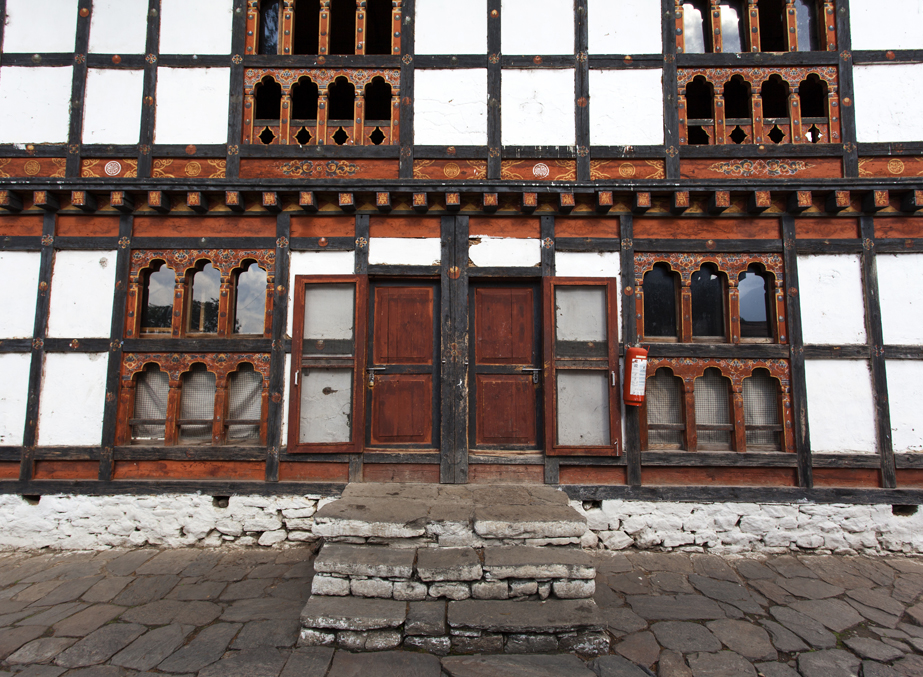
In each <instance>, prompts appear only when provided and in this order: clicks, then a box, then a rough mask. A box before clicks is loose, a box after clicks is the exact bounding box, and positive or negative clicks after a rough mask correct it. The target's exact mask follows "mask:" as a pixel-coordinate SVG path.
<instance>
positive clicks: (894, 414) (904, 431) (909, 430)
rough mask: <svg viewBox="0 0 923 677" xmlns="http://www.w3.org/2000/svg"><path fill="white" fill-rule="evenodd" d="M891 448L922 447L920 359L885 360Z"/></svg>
mask: <svg viewBox="0 0 923 677" xmlns="http://www.w3.org/2000/svg"><path fill="white" fill-rule="evenodd" d="M885 370H886V372H887V375H888V407H889V409H890V412H891V440H892V442H893V444H894V451H896V452H902V451H923V414H921V412H920V403H921V402H923V362H919V361H913V360H886V361H885Z"/></svg>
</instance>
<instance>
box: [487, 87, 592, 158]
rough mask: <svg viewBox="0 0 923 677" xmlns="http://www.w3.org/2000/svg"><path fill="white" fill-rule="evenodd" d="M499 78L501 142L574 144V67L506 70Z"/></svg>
mask: <svg viewBox="0 0 923 677" xmlns="http://www.w3.org/2000/svg"><path fill="white" fill-rule="evenodd" d="M501 77H502V82H501V87H500V91H501V96H502V104H501V106H502V115H501V135H502V137H503V145H505V146H572V145H574V142H575V139H576V131H575V127H574V92H575V89H574V71H573V70H550V69H537V70H513V69H507V70H504V71H503V72H502V76H501Z"/></svg>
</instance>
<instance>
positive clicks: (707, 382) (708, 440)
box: [695, 368, 731, 449]
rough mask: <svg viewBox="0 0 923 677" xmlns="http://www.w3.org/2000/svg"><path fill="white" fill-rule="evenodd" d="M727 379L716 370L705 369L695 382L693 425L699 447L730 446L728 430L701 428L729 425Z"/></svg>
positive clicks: (729, 432)
mask: <svg viewBox="0 0 923 677" xmlns="http://www.w3.org/2000/svg"><path fill="white" fill-rule="evenodd" d="M728 391H729V388H728V379H726V378H725V377H724V376H722V375H721V372H719V371H718V370H717V369H714V368H711V369H706V370H705V374H704V375H703V376H701V377H699V378H697V379H696V380H695V423H696V428H697V432H698V440H699V445H700V446H702V447H713V448H722V449H728V448H730V446H731V431H730V430H703V429H702V427H703V426H712V425H730V424H731V408H730V402H729V400H728Z"/></svg>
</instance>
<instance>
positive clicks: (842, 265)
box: [798, 254, 866, 344]
mask: <svg viewBox="0 0 923 677" xmlns="http://www.w3.org/2000/svg"><path fill="white" fill-rule="evenodd" d="M798 281H799V284H800V287H801V288H800V289H799V290H798V299H799V301H800V302H801V324H802V328H803V333H804V342H805V343H827V344H838V343H865V340H866V339H865V304H864V302H863V296H862V267H861V264H860V263H859V256H858V255H856V254H843V255H836V256H826V255H825V256H799V257H798Z"/></svg>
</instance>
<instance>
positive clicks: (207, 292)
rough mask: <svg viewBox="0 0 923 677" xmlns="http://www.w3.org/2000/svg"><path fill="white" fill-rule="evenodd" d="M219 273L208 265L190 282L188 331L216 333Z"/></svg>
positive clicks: (219, 284)
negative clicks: (190, 297) (190, 295)
mask: <svg viewBox="0 0 923 677" xmlns="http://www.w3.org/2000/svg"><path fill="white" fill-rule="evenodd" d="M220 288H221V273H219V272H218V271H217V270H216V269H215V268H214V267H213V266H212V264H210V263H208V264H206V265H205V267H204V268H202V270H200V271H199V272H197V273H196V274H195V276H194V277H193V280H192V304H191V307H190V313H189V331H191V332H197V333H206V334H214V333H217V331H218V294H219V290H220Z"/></svg>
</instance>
